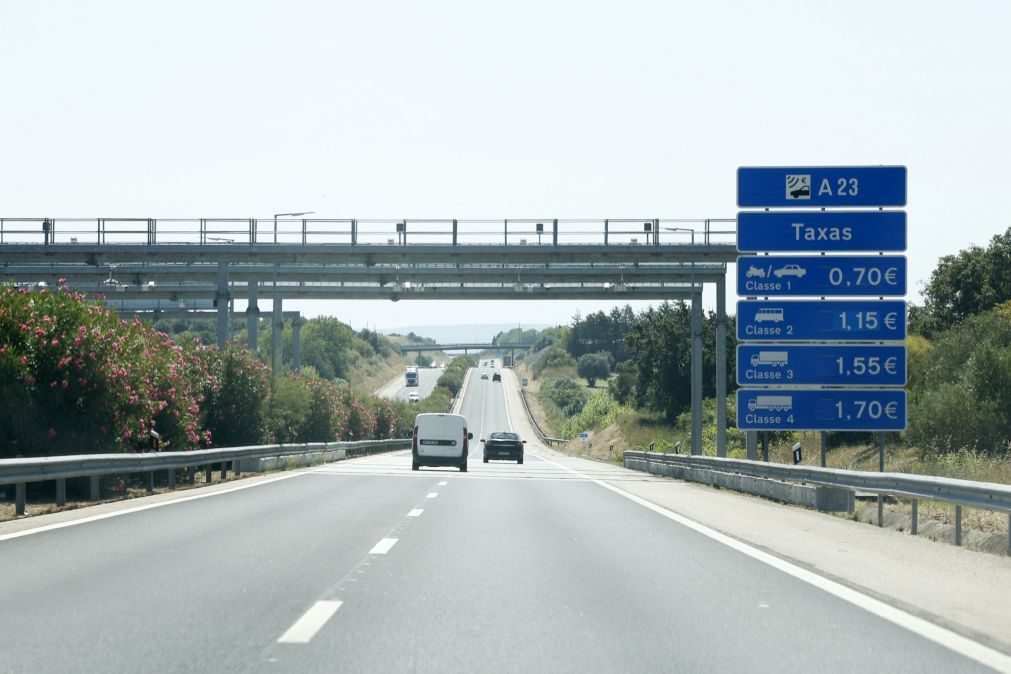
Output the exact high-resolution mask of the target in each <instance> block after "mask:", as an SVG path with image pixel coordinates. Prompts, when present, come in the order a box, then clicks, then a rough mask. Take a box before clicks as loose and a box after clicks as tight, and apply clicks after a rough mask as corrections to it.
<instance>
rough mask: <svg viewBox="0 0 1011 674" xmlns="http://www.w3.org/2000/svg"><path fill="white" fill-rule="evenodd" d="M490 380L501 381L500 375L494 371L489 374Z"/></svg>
mask: <svg viewBox="0 0 1011 674" xmlns="http://www.w3.org/2000/svg"><path fill="white" fill-rule="evenodd" d="M491 380H492V381H502V375H501V374H499V373H498V372H496V373H495V374H493V375H492V376H491Z"/></svg>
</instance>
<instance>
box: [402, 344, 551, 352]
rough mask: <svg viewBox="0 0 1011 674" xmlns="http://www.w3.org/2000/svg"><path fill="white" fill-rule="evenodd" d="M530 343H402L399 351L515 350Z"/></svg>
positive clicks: (528, 345) (528, 346)
mask: <svg viewBox="0 0 1011 674" xmlns="http://www.w3.org/2000/svg"><path fill="white" fill-rule="evenodd" d="M531 346H532V344H485V343H482V342H461V343H459V344H402V345H401V346H400V353H401V354H405V353H414V352H415V351H416V352H418V353H421V352H422V351H463V352H464V353H467V352H468V351H491V350H493V349H494V350H504V351H516V350H518V349H529V348H530V347H531Z"/></svg>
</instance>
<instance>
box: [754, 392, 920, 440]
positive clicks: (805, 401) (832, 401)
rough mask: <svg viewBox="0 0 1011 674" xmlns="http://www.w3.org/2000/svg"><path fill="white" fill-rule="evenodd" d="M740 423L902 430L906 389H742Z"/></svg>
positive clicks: (802, 428)
mask: <svg viewBox="0 0 1011 674" xmlns="http://www.w3.org/2000/svg"><path fill="white" fill-rule="evenodd" d="M737 427H738V428H740V429H742V430H749V431H901V430H904V429H905V428H906V392H905V391H904V390H902V389H737Z"/></svg>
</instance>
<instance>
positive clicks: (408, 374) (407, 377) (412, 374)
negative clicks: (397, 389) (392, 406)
mask: <svg viewBox="0 0 1011 674" xmlns="http://www.w3.org/2000/svg"><path fill="white" fill-rule="evenodd" d="M417 385H418V368H416V367H415V366H413V365H412V366H410V367H408V368H407V369H406V370H404V386H417Z"/></svg>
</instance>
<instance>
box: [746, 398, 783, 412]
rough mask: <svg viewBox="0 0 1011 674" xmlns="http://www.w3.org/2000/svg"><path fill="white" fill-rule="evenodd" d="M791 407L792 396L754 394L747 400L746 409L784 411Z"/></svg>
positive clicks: (752, 410) (751, 410)
mask: <svg viewBox="0 0 1011 674" xmlns="http://www.w3.org/2000/svg"><path fill="white" fill-rule="evenodd" d="M790 409H793V396H755V397H754V398H752V399H751V400H749V401H748V411H749V412H754V411H755V410H768V411H770V412H786V411H787V410H790Z"/></svg>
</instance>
